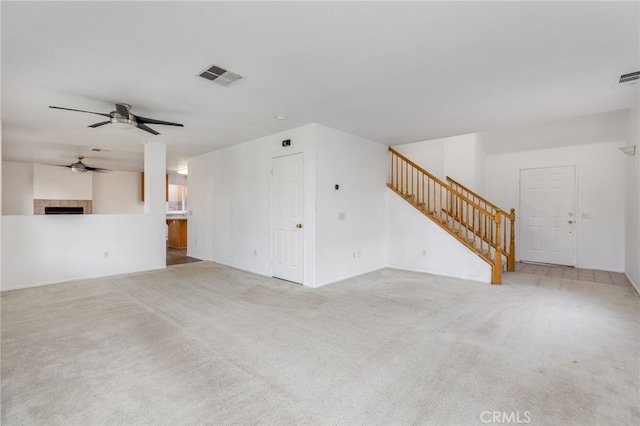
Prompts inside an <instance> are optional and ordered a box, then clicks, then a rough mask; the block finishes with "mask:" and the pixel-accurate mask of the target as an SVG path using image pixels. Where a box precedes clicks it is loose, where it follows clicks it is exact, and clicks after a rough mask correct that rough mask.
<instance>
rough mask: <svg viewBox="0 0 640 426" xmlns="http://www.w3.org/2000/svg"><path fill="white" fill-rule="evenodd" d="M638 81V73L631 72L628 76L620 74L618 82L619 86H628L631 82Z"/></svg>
mask: <svg viewBox="0 0 640 426" xmlns="http://www.w3.org/2000/svg"><path fill="white" fill-rule="evenodd" d="M639 79H640V71H636V72H631V73H629V74H622V75H621V76H620V81H619V82H618V83H619V84H625V83H627V84H629V83H631V82H633V81H636V80H639Z"/></svg>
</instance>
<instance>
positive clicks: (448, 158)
mask: <svg viewBox="0 0 640 426" xmlns="http://www.w3.org/2000/svg"><path fill="white" fill-rule="evenodd" d="M477 145H478V144H477V142H476V134H475V133H471V134H468V135H460V136H454V137H451V138H447V139H446V140H445V144H444V176H445V177H446V176H449V177H451V178H452V179H454V180H456V181H457V182H459V183H461V184H462V185H464V186H466V187H467V188H469V189H470V190H472V191H476V192H478V182H476V179H477V178H478V173H477V167H476V166H477V164H478V163H479V161H478V160H477V159H476V157H477V156H478V155H479V154H480V153H479V151H478V146H477Z"/></svg>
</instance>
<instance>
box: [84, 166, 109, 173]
mask: <svg viewBox="0 0 640 426" xmlns="http://www.w3.org/2000/svg"><path fill="white" fill-rule="evenodd" d="M86 169H87V170H89V171H90V172H98V173H109V172H111V170H110V169H102V168H100V167H89V166H87V167H86Z"/></svg>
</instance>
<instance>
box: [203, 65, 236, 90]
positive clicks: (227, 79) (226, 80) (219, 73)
mask: <svg viewBox="0 0 640 426" xmlns="http://www.w3.org/2000/svg"><path fill="white" fill-rule="evenodd" d="M198 75H199V76H200V77H202V78H206V79H207V80H211V81H213V82H214V83H217V84H219V85H220V86H229V85H231V84H233V83H235V82H236V81H238V80H241V79H242V78H243V77H242V76H241V75H240V74H237V73H235V72H231V71H227V70H225V69H224V68H220V67H219V66H216V65H211V66H210V67H209V68H207V69H206V70H204V71H202V72H201V73H200V74H198Z"/></svg>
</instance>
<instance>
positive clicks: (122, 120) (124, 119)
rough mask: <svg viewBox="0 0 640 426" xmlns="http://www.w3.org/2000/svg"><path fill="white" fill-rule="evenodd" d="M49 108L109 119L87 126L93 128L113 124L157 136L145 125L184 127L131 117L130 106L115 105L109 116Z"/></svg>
mask: <svg viewBox="0 0 640 426" xmlns="http://www.w3.org/2000/svg"><path fill="white" fill-rule="evenodd" d="M49 108H54V109H63V110H66V111H76V112H86V113H87V114H96V115H101V116H103V117H107V118H109V120H107V121H101V122H99V123H95V124H91V125H89V126H88V127H93V128H95V127H100V126H104V125H105V124H114V125H116V126H117V127H120V128H124V129H132V128H134V127H137V128H138V129H141V130H144V131H145V132H149V133H151V134H153V135H159V134H160V133H159V132H157V131H155V130H153V129H152V128H151V127H149V126H147V124H162V125H165V126H177V127H184V125H183V124H180V123H173V122H171V121H164V120H156V119H155V118H147V117H140V116H136V115H133V114H132V113H131V112H129V111H130V110H131V105H129V104H123V103H119V104H116V110H115V111H111V112H110V113H109V114H105V113H102V112H94V111H85V110H82V109H73V108H63V107H57V106H51V105H49Z"/></svg>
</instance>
